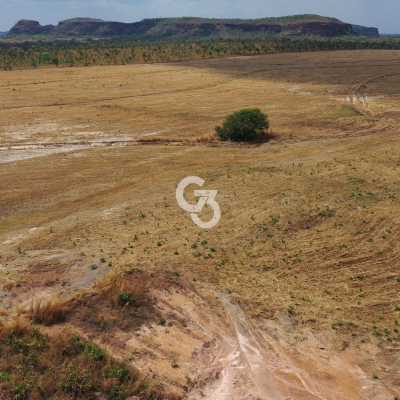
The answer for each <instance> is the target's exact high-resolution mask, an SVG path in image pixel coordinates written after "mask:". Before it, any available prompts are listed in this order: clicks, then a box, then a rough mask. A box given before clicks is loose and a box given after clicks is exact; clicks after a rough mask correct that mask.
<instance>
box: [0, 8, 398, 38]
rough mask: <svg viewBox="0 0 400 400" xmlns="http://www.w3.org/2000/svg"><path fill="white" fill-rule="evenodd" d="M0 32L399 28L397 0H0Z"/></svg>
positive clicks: (380, 29) (383, 31)
mask: <svg viewBox="0 0 400 400" xmlns="http://www.w3.org/2000/svg"><path fill="white" fill-rule="evenodd" d="M0 10H1V12H0V31H8V30H10V28H11V27H12V26H13V25H14V24H15V23H16V22H17V21H19V20H20V19H33V20H36V21H39V22H40V23H41V24H42V25H47V24H53V25H57V24H58V22H59V21H61V20H64V19H68V18H74V17H91V18H101V19H103V20H106V21H120V22H136V21H141V20H142V19H144V18H156V17H183V16H190V17H210V18H212V17H213V18H261V17H280V16H284V15H295V14H319V15H323V16H328V17H335V18H338V19H340V20H342V21H344V22H348V23H352V24H357V25H364V26H372V27H376V28H379V31H380V33H400V18H399V15H400V1H399V0H380V1H376V0H334V1H333V0H273V1H272V0H245V1H244V0H0Z"/></svg>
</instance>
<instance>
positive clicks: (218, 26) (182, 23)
mask: <svg viewBox="0 0 400 400" xmlns="http://www.w3.org/2000/svg"><path fill="white" fill-rule="evenodd" d="M361 31H362V32H363V33H360V32H361ZM9 34H10V35H29V36H30V35H44V36H50V37H110V36H131V37H133V38H138V39H139V38H140V39H148V40H160V39H174V40H182V39H195V38H206V37H208V38H218V37H233V38H262V37H266V36H270V35H279V36H301V35H315V36H322V37H334V36H347V35H359V34H362V35H368V36H376V35H378V36H379V33H378V30H377V29H376V28H366V27H360V26H358V25H354V26H353V25H351V24H347V23H344V22H342V21H339V20H338V19H336V18H328V17H321V16H319V15H312V14H305V15H293V16H286V17H279V18H260V19H213V18H195V17H182V18H155V19H144V20H142V21H140V22H134V23H122V22H111V21H103V20H99V19H92V18H73V19H69V20H65V21H61V22H59V24H58V25H56V26H54V25H45V26H42V25H40V23H39V22H38V21H33V20H20V21H18V22H17V23H16V24H15V25H14V26H13V27H12V29H11V30H10V32H9Z"/></svg>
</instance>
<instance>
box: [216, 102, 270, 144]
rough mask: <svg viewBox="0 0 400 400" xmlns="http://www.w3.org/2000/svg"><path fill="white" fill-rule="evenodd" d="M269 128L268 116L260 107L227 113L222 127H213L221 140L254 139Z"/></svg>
mask: <svg viewBox="0 0 400 400" xmlns="http://www.w3.org/2000/svg"><path fill="white" fill-rule="evenodd" d="M268 128H269V122H268V117H267V116H266V115H265V114H264V113H262V112H261V110H260V109H258V108H254V109H243V110H240V111H237V112H234V113H233V114H230V115H228V116H227V117H226V118H225V121H224V123H223V125H222V127H220V126H217V127H215V131H216V133H217V135H218V136H219V137H220V139H221V140H222V141H228V140H230V141H233V142H246V141H249V140H254V139H256V137H257V136H258V135H261V134H263V133H264V130H265V129H268Z"/></svg>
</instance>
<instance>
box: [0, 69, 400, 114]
mask: <svg viewBox="0 0 400 400" xmlns="http://www.w3.org/2000/svg"><path fill="white" fill-rule="evenodd" d="M297 65H298V64H297ZM375 66H376V67H379V66H381V67H388V65H387V64H384V65H375ZM359 67H362V65H360V66H352V67H351V68H359ZM316 68H317V69H332V68H339V69H340V68H350V67H346V66H344V65H343V66H327V67H323V66H316ZM294 70H306V71H309V70H310V66H308V67H297V68H290V69H289V68H263V69H259V70H254V71H249V72H244V73H241V74H237V75H235V76H233V77H231V78H228V79H224V80H222V81H218V82H215V83H211V84H207V85H199V86H194V87H191V88H185V89H177V90H167V91H161V92H155V93H142V94H137V95H128V96H118V97H104V98H101V99H95V100H85V101H75V102H66V103H57V104H54V103H51V104H39V105H31V106H29V105H28V106H20V107H0V110H22V109H31V108H40V107H59V106H75V105H85V104H93V103H101V102H103V101H113V100H124V99H134V98H141V97H152V96H163V95H169V94H175V93H184V92H191V91H196V90H202V89H209V88H213V87H216V86H220V85H224V84H227V83H230V82H233V81H234V80H236V79H239V78H243V77H246V76H250V75H254V74H257V73H260V72H271V71H294ZM393 75H398V74H393ZM386 76H390V75H386Z"/></svg>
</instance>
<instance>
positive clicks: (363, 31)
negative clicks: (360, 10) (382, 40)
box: [352, 25, 380, 37]
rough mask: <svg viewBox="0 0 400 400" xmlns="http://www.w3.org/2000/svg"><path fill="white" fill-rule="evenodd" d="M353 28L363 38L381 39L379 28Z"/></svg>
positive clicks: (354, 26) (356, 26)
mask: <svg viewBox="0 0 400 400" xmlns="http://www.w3.org/2000/svg"><path fill="white" fill-rule="evenodd" d="M352 27H353V29H354V30H355V31H356V32H357V33H358V34H359V35H361V36H372V37H380V35H379V30H378V28H367V27H366V26H360V25H352Z"/></svg>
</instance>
